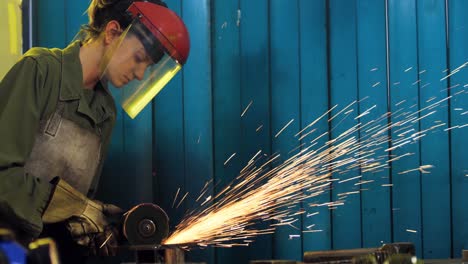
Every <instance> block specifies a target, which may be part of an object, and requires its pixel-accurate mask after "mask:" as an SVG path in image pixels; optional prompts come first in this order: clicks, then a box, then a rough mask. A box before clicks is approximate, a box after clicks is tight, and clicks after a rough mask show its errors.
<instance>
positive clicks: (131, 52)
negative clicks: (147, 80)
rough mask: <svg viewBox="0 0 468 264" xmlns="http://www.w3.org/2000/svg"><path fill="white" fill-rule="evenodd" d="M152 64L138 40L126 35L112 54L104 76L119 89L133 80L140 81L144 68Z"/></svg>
mask: <svg viewBox="0 0 468 264" xmlns="http://www.w3.org/2000/svg"><path fill="white" fill-rule="evenodd" d="M152 63H153V62H152V61H151V59H150V57H149V56H148V54H147V53H146V51H145V48H144V47H143V44H141V42H140V41H139V40H138V38H137V37H136V36H134V35H127V36H126V37H125V39H124V40H123V41H122V43H121V44H120V47H118V48H117V49H116V51H115V52H113V55H112V58H111V59H110V61H109V65H108V66H107V70H106V72H105V75H106V77H107V80H109V81H110V82H111V83H112V85H114V86H115V87H117V88H119V87H122V86H124V85H126V84H127V83H129V82H130V81H132V80H134V79H138V80H142V79H143V77H144V74H145V70H146V68H147V67H148V66H149V65H151V64H152Z"/></svg>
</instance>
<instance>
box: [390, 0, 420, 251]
mask: <svg viewBox="0 0 468 264" xmlns="http://www.w3.org/2000/svg"><path fill="white" fill-rule="evenodd" d="M388 9H389V41H390V43H389V44H390V45H389V46H390V97H391V111H392V113H393V115H392V119H391V121H392V123H393V124H395V123H396V122H398V121H399V120H402V119H403V118H404V117H405V116H408V114H410V113H414V112H417V111H418V109H419V107H418V83H415V82H416V81H417V80H418V64H417V63H418V58H417V31H416V5H415V0H408V1H398V0H389V7H388ZM397 111H399V112H397ZM403 114H405V115H403ZM418 125H419V123H418V122H415V123H406V124H405V125H404V127H405V129H404V130H402V127H403V126H402V125H400V126H395V127H394V128H393V130H392V146H396V145H399V144H402V143H403V142H404V141H405V140H404V139H403V138H405V136H404V135H402V133H403V132H404V131H406V130H410V129H415V130H416V131H418V130H419V126H418ZM406 137H408V135H406ZM405 153H413V154H412V155H411V156H407V157H404V158H402V159H400V160H398V161H396V162H392V164H391V166H392V183H393V208H392V210H393V228H394V229H393V233H394V240H395V241H408V242H412V243H414V244H415V246H416V252H417V254H418V256H421V249H422V244H421V231H422V230H421V190H420V188H421V180H420V173H419V172H418V171H412V172H409V173H403V172H404V171H406V170H409V169H414V168H418V167H419V159H420V154H419V143H418V142H415V141H412V140H411V139H410V143H408V144H406V145H404V147H401V148H397V149H395V150H393V151H392V152H391V154H392V155H394V156H392V157H396V156H400V155H403V154H405ZM401 173H403V174H401Z"/></svg>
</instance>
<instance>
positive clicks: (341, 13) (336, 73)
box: [329, 0, 365, 249]
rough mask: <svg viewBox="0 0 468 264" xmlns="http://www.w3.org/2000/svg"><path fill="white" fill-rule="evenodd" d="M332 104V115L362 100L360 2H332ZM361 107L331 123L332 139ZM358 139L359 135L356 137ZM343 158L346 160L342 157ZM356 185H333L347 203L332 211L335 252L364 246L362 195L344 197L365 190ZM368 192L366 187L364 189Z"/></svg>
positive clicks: (350, 173) (336, 195) (336, 197)
mask: <svg viewBox="0 0 468 264" xmlns="http://www.w3.org/2000/svg"><path fill="white" fill-rule="evenodd" d="M329 11H330V28H329V30H330V43H329V45H330V101H331V106H334V105H338V107H337V109H338V110H334V111H332V115H334V114H337V113H338V112H339V111H341V110H342V109H344V108H345V107H347V106H348V105H349V104H351V103H353V102H354V101H355V100H357V99H358V89H357V68H356V67H357V65H356V60H357V54H356V51H357V50H356V1H355V0H332V1H330V9H329ZM357 110H358V109H357V104H353V105H351V106H350V107H349V108H347V109H346V110H345V111H344V112H343V114H340V115H339V116H337V117H336V118H335V119H333V120H331V123H330V125H331V131H330V133H331V137H332V139H333V138H337V137H338V136H339V135H340V134H341V133H343V132H344V131H346V130H348V129H350V128H351V127H353V126H355V125H356V124H357V121H356V120H354V117H356V116H357ZM353 134H354V136H357V134H356V133H353ZM341 158H343V157H341ZM359 173H360V172H359V170H357V169H352V170H350V171H348V172H343V171H340V170H335V171H334V173H333V178H334V179H341V180H344V179H348V178H351V177H355V176H358V175H359ZM355 183H356V181H347V182H344V183H339V181H335V182H334V183H333V190H332V199H333V201H344V205H341V206H338V207H337V208H336V209H334V210H333V211H332V228H333V233H332V243H333V248H335V249H343V248H357V247H360V246H361V204H360V194H359V193H358V194H353V195H349V196H347V197H340V195H339V194H341V193H345V192H352V191H359V190H360V188H361V186H360V185H356V186H355V185H354V184H355ZM362 188H365V187H362Z"/></svg>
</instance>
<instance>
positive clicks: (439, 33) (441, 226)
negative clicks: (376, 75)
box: [417, 0, 451, 259]
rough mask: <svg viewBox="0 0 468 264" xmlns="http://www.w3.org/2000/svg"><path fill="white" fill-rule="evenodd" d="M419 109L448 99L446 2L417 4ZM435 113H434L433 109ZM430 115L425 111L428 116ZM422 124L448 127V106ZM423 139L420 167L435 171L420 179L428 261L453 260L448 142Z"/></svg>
mask: <svg viewBox="0 0 468 264" xmlns="http://www.w3.org/2000/svg"><path fill="white" fill-rule="evenodd" d="M417 11H418V13H417V15H418V16H417V17H418V21H417V25H418V39H419V41H418V55H419V56H418V57H419V72H420V74H419V80H420V83H419V86H420V92H419V105H420V108H421V109H423V108H425V107H428V106H430V105H432V104H434V103H435V102H437V101H439V100H441V99H444V98H446V97H447V94H448V92H447V81H446V80H444V81H440V79H441V76H442V71H443V70H445V69H446V68H447V45H446V27H445V1H438V0H418V1H417ZM431 110H432V109H431ZM431 110H429V111H424V112H422V113H421V115H425V114H427V113H429V112H431ZM434 110H436V111H437V112H436V113H435V114H433V115H431V116H429V117H427V118H424V119H422V120H421V130H422V131H424V130H426V129H429V128H431V127H432V126H435V125H440V124H442V123H445V124H448V106H447V102H444V103H443V104H442V105H441V106H440V107H437V108H435V109H434ZM445 128H447V125H444V126H442V127H440V128H439V129H438V131H436V133H430V134H429V135H427V136H426V137H424V138H422V139H421V164H431V165H434V168H432V169H430V173H427V174H423V175H422V177H421V195H422V197H421V199H422V228H423V229H422V238H423V246H424V248H423V252H422V256H423V257H424V258H425V259H438V258H446V257H447V256H450V242H451V234H450V224H451V219H450V161H449V138H448V133H446V132H444V131H443V129H445Z"/></svg>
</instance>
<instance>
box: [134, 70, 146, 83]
mask: <svg viewBox="0 0 468 264" xmlns="http://www.w3.org/2000/svg"><path fill="white" fill-rule="evenodd" d="M145 70H146V67H144V66H139V67H136V69H135V72H134V75H135V78H137V79H138V80H139V81H141V80H143V77H144V76H145Z"/></svg>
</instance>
